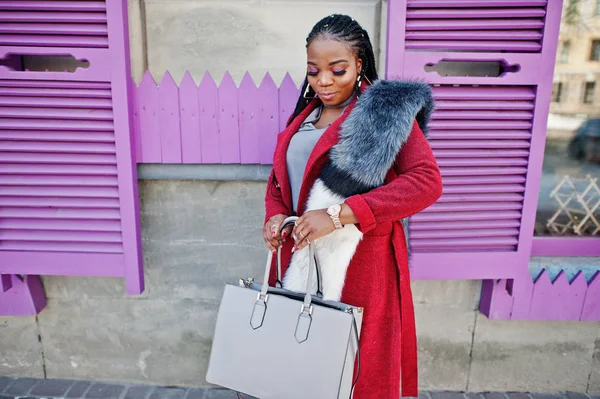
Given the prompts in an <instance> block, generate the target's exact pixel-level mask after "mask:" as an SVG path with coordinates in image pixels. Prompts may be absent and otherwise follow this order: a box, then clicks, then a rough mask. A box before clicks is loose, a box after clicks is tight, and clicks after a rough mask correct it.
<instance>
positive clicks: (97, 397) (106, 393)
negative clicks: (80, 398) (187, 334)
mask: <svg viewBox="0 0 600 399" xmlns="http://www.w3.org/2000/svg"><path fill="white" fill-rule="evenodd" d="M123 391H125V387H124V386H123V385H114V384H94V385H92V386H91V388H90V389H89V390H88V391H87V393H86V394H85V397H86V399H118V398H119V397H120V396H121V394H122V393H123Z"/></svg>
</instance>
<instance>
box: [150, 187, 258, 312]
mask: <svg viewBox="0 0 600 399" xmlns="http://www.w3.org/2000/svg"><path fill="white" fill-rule="evenodd" d="M264 189H265V184H264V183H259V182H194V181H168V182H163V181H161V182H148V181H146V182H142V183H141V184H140V192H141V200H142V207H141V220H142V227H143V247H144V257H145V259H144V262H145V270H146V292H145V293H144V294H143V295H142V297H141V298H171V299H176V298H194V299H206V300H211V301H213V300H220V298H221V295H222V292H223V287H224V284H225V283H226V282H230V283H231V282H233V283H237V281H238V279H239V278H240V277H255V278H256V277H262V273H263V270H264V263H265V260H266V256H267V250H266V248H265V246H264V242H263V239H262V225H263V219H264V203H263V198H264Z"/></svg>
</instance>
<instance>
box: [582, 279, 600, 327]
mask: <svg viewBox="0 0 600 399" xmlns="http://www.w3.org/2000/svg"><path fill="white" fill-rule="evenodd" d="M580 320H581V321H600V272H596V274H594V276H593V277H592V279H591V280H590V282H589V285H588V288H587V291H586V293H585V299H584V300H583V308H582V311H581V318H580Z"/></svg>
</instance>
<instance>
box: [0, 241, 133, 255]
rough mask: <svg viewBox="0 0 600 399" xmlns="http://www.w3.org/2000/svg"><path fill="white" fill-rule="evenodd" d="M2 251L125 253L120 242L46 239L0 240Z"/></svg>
mask: <svg viewBox="0 0 600 399" xmlns="http://www.w3.org/2000/svg"><path fill="white" fill-rule="evenodd" d="M0 251H39V252H42V251H49V252H82V253H118V254H120V253H123V245H122V244H120V243H91V242H84V243H77V242H60V241H59V242H45V241H26V242H20V241H0Z"/></svg>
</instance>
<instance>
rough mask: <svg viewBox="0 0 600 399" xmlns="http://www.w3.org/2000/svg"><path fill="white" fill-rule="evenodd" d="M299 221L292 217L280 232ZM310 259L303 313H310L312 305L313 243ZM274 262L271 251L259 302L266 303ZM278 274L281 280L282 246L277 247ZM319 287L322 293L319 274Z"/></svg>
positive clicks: (310, 249) (282, 225)
mask: <svg viewBox="0 0 600 399" xmlns="http://www.w3.org/2000/svg"><path fill="white" fill-rule="evenodd" d="M298 219H299V217H298V216H290V217H288V218H286V219H285V220H284V221H283V222H282V223H281V226H280V227H279V230H280V232H281V231H282V230H283V229H284V228H285V227H287V226H288V225H290V224H294V223H295V222H296V221H297V220H298ZM308 258H309V265H308V280H307V282H306V295H305V296H304V303H303V305H302V306H303V308H302V311H305V310H306V311H309V310H310V304H311V300H312V297H311V294H310V291H311V287H312V282H313V278H314V276H313V275H314V269H315V267H316V262H315V248H314V245H313V244H312V243H311V244H309V245H308ZM272 262H273V253H272V252H271V251H269V255H268V256H267V264H266V266H265V274H264V278H263V284H262V287H261V291H260V294H259V296H258V299H259V300H261V299H262V300H263V301H265V302H266V298H267V289H268V288H269V277H270V273H271V264H272ZM276 273H277V280H279V279H280V276H281V245H280V246H279V247H277V269H276ZM317 286H318V291H319V292H321V291H322V290H321V279H320V276H319V273H317Z"/></svg>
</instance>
